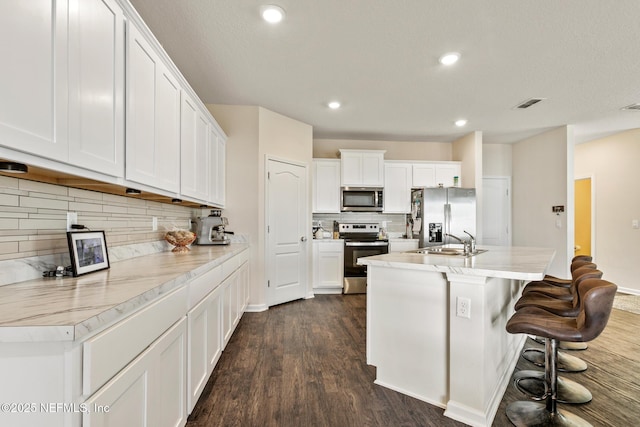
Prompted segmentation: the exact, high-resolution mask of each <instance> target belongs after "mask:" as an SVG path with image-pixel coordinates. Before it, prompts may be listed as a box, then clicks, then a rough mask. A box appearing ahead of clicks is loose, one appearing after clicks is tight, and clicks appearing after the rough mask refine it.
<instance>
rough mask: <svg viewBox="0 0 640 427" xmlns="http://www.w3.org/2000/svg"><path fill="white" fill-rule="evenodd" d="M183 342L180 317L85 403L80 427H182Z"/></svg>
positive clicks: (183, 325) (183, 326)
mask: <svg viewBox="0 0 640 427" xmlns="http://www.w3.org/2000/svg"><path fill="white" fill-rule="evenodd" d="M186 343H187V321H186V318H185V317H183V318H182V319H181V320H180V321H179V322H177V323H176V324H175V325H174V326H173V327H171V328H170V329H169V330H168V331H167V332H165V333H164V334H163V335H162V336H161V337H160V338H158V339H157V340H156V341H155V342H154V343H153V344H152V345H151V346H150V347H149V348H148V349H147V350H145V351H144V352H142V354H140V355H139V356H138V357H136V358H135V359H134V360H133V361H132V362H131V363H129V364H128V365H127V366H126V367H125V368H124V369H123V370H122V371H120V372H119V373H118V374H117V375H116V376H115V377H114V378H113V379H111V380H110V381H109V382H108V383H107V384H106V385H105V386H104V387H102V388H101V389H100V390H98V391H97V392H96V393H95V394H94V395H93V396H92V397H91V398H89V399H88V400H87V401H86V402H85V405H86V409H87V411H86V412H85V413H84V414H83V421H82V425H83V426H84V427H109V426H114V427H120V426H130V427H137V426H149V427H155V426H160V427H164V426H167V427H169V426H172V427H174V426H183V425H185V424H186V422H187V410H186V393H185V390H186V375H185V374H186Z"/></svg>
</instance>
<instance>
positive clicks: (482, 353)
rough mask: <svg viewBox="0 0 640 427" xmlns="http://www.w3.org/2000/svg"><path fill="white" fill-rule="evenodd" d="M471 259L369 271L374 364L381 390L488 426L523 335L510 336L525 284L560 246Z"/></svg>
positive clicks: (381, 263) (412, 258)
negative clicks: (511, 321)
mask: <svg viewBox="0 0 640 427" xmlns="http://www.w3.org/2000/svg"><path fill="white" fill-rule="evenodd" d="M480 248H482V249H488V251H487V252H484V253H481V254H478V255H475V256H473V257H468V258H465V257H461V256H452V255H422V254H416V253H393V254H387V255H377V256H372V257H366V258H360V259H359V260H358V263H359V264H364V265H367V363H368V364H370V365H374V366H376V368H377V369H376V380H375V382H376V384H379V385H382V386H384V387H387V388H390V389H393V390H396V391H398V392H401V393H403V394H406V395H409V396H412V397H415V398H417V399H420V400H423V401H426V402H428V403H431V404H433V405H436V406H439V407H442V408H444V409H445V413H444V414H445V416H448V417H450V418H453V419H455V420H458V421H461V422H464V423H465V424H468V425H473V426H490V425H491V423H492V421H493V418H494V417H495V413H496V411H497V408H498V406H499V404H500V401H501V399H502V395H503V394H504V390H505V389H506V387H507V385H508V382H509V378H510V376H511V373H512V371H513V369H514V367H515V364H516V362H517V359H518V356H519V353H520V349H521V348H522V345H523V344H524V340H525V337H524V336H520V335H511V334H508V333H507V332H506V330H505V326H506V323H507V321H508V320H509V318H510V316H511V315H512V314H513V305H514V303H515V301H516V300H517V299H518V298H519V297H520V294H521V291H522V287H523V285H524V283H525V282H527V281H530V280H539V279H542V278H543V277H544V274H545V272H546V269H547V267H548V265H549V264H550V263H551V260H552V259H553V256H554V253H555V252H554V250H553V249H545V248H521V247H491V246H481V247H480Z"/></svg>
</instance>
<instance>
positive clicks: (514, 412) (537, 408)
mask: <svg viewBox="0 0 640 427" xmlns="http://www.w3.org/2000/svg"><path fill="white" fill-rule="evenodd" d="M545 347H546V350H547V351H546V352H545V354H546V359H547V363H546V368H545V376H546V377H547V380H548V381H549V382H548V383H547V384H548V388H549V393H548V396H547V399H546V402H545V403H539V402H522V401H519V402H513V403H511V404H509V406H507V411H506V412H507V417H509V420H510V421H511V422H512V423H513V424H514V425H515V426H525V427H526V426H563V427H564V426H572V427H583V426H584V427H589V426H591V424H590V423H588V422H587V421H585V420H583V419H582V418H580V417H578V416H577V415H574V414H572V413H571V412H567V411H558V407H557V401H556V397H557V379H558V371H557V367H556V362H557V358H558V356H557V354H558V341H557V340H547V343H546V345H545Z"/></svg>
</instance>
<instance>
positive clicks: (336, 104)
mask: <svg viewBox="0 0 640 427" xmlns="http://www.w3.org/2000/svg"><path fill="white" fill-rule="evenodd" d="M327 105H328V106H329V108H331V109H332V110H337V109H338V108H340V105H341V104H340V103H339V102H338V101H331V102H330V103H328V104H327Z"/></svg>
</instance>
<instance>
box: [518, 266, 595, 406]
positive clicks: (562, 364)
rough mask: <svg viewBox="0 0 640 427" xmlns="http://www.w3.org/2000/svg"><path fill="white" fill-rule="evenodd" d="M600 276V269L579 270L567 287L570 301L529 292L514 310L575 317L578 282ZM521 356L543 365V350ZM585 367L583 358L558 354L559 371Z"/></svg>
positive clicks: (531, 351) (580, 370) (577, 370)
mask: <svg viewBox="0 0 640 427" xmlns="http://www.w3.org/2000/svg"><path fill="white" fill-rule="evenodd" d="M577 270H578V269H576V270H575V271H577ZM601 277H602V272H601V271H600V270H593V269H587V270H586V271H584V272H581V274H578V275H577V277H576V279H575V280H574V281H573V285H572V286H571V287H570V288H569V289H570V292H571V295H572V300H571V301H564V300H560V299H556V298H554V297H552V296H548V295H544V294H541V293H537V292H530V293H527V294H525V295H523V296H522V297H521V298H520V299H519V300H518V301H517V302H516V304H515V309H516V311H518V310H520V309H522V308H524V307H538V308H542V309H544V310H546V311H549V312H551V313H553V314H556V315H558V316H564V317H576V316H577V315H578V313H579V311H580V294H579V292H578V286H579V284H580V283H581V282H582V281H584V280H587V279H599V278H601ZM522 357H524V358H525V359H526V360H528V361H529V362H531V363H533V364H535V365H537V366H540V367H544V366H545V357H544V352H543V351H541V350H539V349H537V348H527V349H525V350H524V351H523V352H522ZM586 369H587V364H586V363H585V362H584V361H583V360H581V359H579V358H577V357H575V356H571V355H568V354H565V353H560V354H559V356H558V370H559V371H561V372H582V371H584V370H586ZM589 400H590V399H589ZM576 403H577V402H576ZM583 403H584V402H583Z"/></svg>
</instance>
